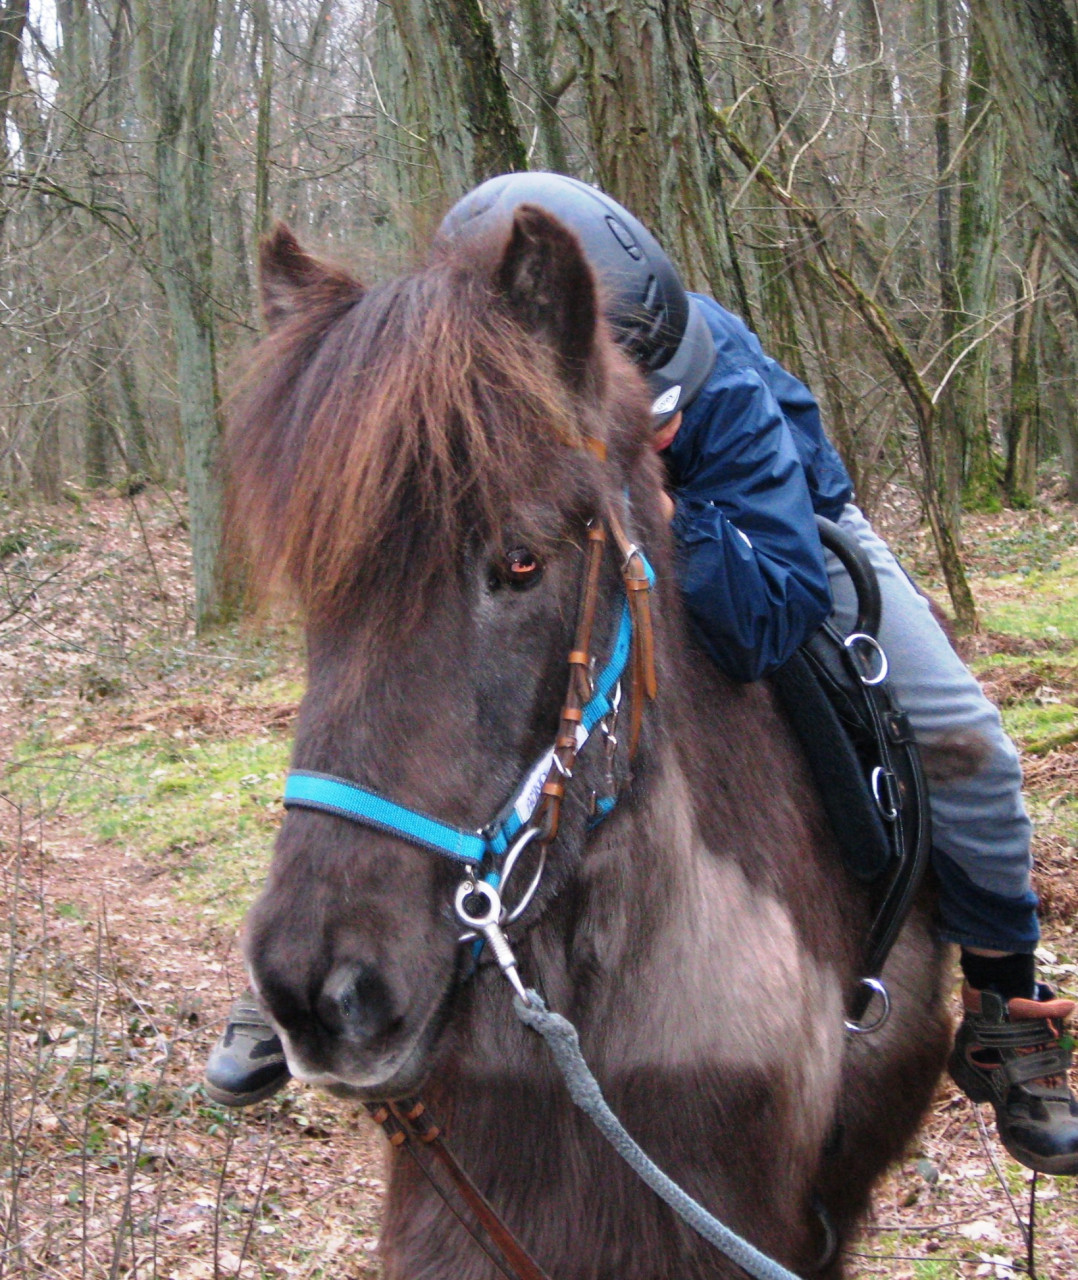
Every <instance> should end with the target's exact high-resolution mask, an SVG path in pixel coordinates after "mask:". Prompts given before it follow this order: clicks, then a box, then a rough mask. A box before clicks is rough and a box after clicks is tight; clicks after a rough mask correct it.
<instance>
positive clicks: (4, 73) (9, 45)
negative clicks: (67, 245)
mask: <svg viewBox="0 0 1078 1280" xmlns="http://www.w3.org/2000/svg"><path fill="white" fill-rule="evenodd" d="M29 11H30V0H8V3H7V4H5V5H4V7H3V8H2V9H0V173H4V174H6V173H7V163H8V150H7V122H8V115H9V104H10V102H11V90H12V84H13V82H14V79H15V67H16V65H17V64H18V61H19V51H20V49H21V48H22V33H23V29H24V28H25V26H26V17H27V14H28V13H29ZM7 212H8V202H7V201H6V200H4V201H3V202H2V203H0V240H2V238H3V233H4V222H5V220H6V218H7Z"/></svg>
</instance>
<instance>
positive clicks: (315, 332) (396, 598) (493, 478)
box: [228, 255, 639, 621]
mask: <svg viewBox="0 0 1078 1280" xmlns="http://www.w3.org/2000/svg"><path fill="white" fill-rule="evenodd" d="M594 359H595V361H596V371H595V377H594V378H592V379H590V380H589V389H590V394H589V396H588V397H583V398H582V397H580V396H579V395H574V394H573V393H572V392H571V391H570V390H569V389H568V387H567V386H566V384H565V381H564V380H563V379H562V378H561V377H560V376H559V374H558V368H557V363H556V361H555V360H554V359H553V358H552V357H551V355H550V353H549V352H547V351H546V350H545V349H544V347H543V345H542V344H541V343H539V342H537V341H536V340H535V338H534V337H532V336H530V335H529V334H528V333H526V332H525V330H524V329H523V328H522V327H521V326H520V324H519V323H517V322H516V321H515V320H514V318H513V316H512V315H511V313H510V312H509V311H508V310H507V308H506V307H504V306H503V305H502V304H501V300H500V299H499V297H498V294H497V292H496V290H495V288H494V287H493V285H492V282H491V278H490V275H489V273H484V272H483V271H480V270H477V269H475V266H474V255H472V258H470V259H469V261H468V262H461V261H455V260H454V259H453V258H451V257H449V258H443V259H441V260H439V261H437V262H435V263H434V264H433V265H432V266H430V267H428V268H427V269H426V270H424V271H421V272H418V273H416V274H415V275H412V276H408V277H405V278H403V279H401V280H397V281H394V282H391V283H389V284H386V285H382V286H380V287H378V288H376V289H373V290H372V291H370V292H369V293H368V294H366V295H365V296H364V297H362V299H358V298H355V297H353V298H352V299H351V300H349V301H348V303H347V305H344V304H343V303H342V302H341V300H340V299H337V300H336V301H332V300H329V299H326V298H322V299H321V300H320V301H318V302H312V303H311V305H310V306H308V307H307V308H306V309H304V308H302V307H300V308H299V309H298V310H297V312H296V313H295V314H294V315H293V318H292V319H291V320H290V322H289V323H288V324H287V325H285V326H284V327H283V328H282V329H280V330H278V331H277V332H275V333H274V334H272V335H271V336H270V337H269V338H267V339H266V340H265V342H264V343H263V344H261V347H260V348H259V350H258V352H257V353H256V355H255V357H254V360H253V364H252V367H251V369H250V371H249V373H248V376H247V378H246V379H245V382H244V385H243V387H242V389H241V391H240V393H239V394H238V395H237V397H236V399H235V401H234V403H233V406H232V412H231V414H230V418H231V425H230V435H229V451H228V452H229V462H230V479H231V484H230V489H231V495H232V496H231V504H230V506H231V516H230V523H231V525H232V527H233V528H234V529H236V530H238V532H239V536H240V538H241V539H242V541H243V543H244V545H245V548H246V554H247V558H248V578H249V580H250V581H251V583H252V586H253V587H254V588H255V589H256V590H262V591H264V590H265V589H267V588H273V587H275V586H279V585H283V584H284V583H285V582H287V583H290V584H291V585H292V587H293V588H294V589H295V591H296V592H297V594H298V596H299V599H300V602H301V603H302V605H303V606H304V608H305V610H306V612H307V613H308V616H309V617H311V618H312V619H315V620H318V619H322V620H327V621H329V620H333V619H335V618H340V617H342V616H344V615H345V614H347V613H348V612H350V611H351V610H353V609H357V608H360V607H362V608H363V609H364V612H366V613H368V614H369V613H370V612H371V606H372V605H373V606H375V608H376V611H377V612H378V613H380V614H390V613H392V614H394V615H396V616H397V617H398V618H403V617H405V616H407V615H413V616H414V614H415V613H416V612H417V611H419V610H421V609H422V606H423V601H424V599H425V598H426V597H427V595H428V592H429V590H430V589H431V588H432V587H433V586H434V585H435V584H437V585H438V586H439V589H443V588H444V587H446V586H449V585H450V580H451V579H452V578H454V577H455V575H456V572H457V565H458V564H459V563H460V549H461V548H462V547H463V546H465V545H469V544H473V545H474V543H475V540H476V539H490V538H492V537H495V536H496V535H497V533H498V531H499V529H500V527H501V525H502V523H503V521H504V520H505V519H506V517H507V515H508V514H509V513H510V511H515V509H516V508H517V506H518V505H519V501H520V499H521V498H522V497H523V498H526V499H534V502H533V504H532V505H533V506H540V505H543V503H544V502H546V503H547V504H550V503H552V504H553V505H554V506H556V507H562V508H563V509H565V508H572V507H573V506H575V505H576V504H577V503H578V502H579V494H578V493H577V494H574V493H573V492H572V490H573V488H574V486H573V485H571V484H569V485H567V484H566V470H567V463H570V459H571V458H576V457H579V459H580V462H579V464H572V463H570V465H578V466H579V467H580V468H582V470H583V471H584V472H585V473H589V472H590V468H589V463H588V462H587V460H586V455H585V454H584V453H583V452H582V451H581V449H580V446H581V445H582V444H583V436H584V434H602V433H606V432H607V431H608V430H609V422H608V421H607V417H608V415H609V413H610V408H609V406H608V404H607V403H606V398H605V397H606V386H607V383H608V380H609V379H608V375H609V373H610V371H611V370H612V369H613V370H614V371H615V372H617V371H618V370H617V364H616V362H617V357H616V356H613V355H612V354H611V347H610V343H609V339H607V340H606V342H605V343H604V342H602V341H601V342H600V343H599V345H598V347H597V349H596V353H595V355H594ZM636 399H639V397H637V398H636ZM625 400H626V396H625V395H624V394H622V395H615V396H614V397H613V401H615V402H616V406H617V407H616V410H615V412H616V413H618V414H621V413H626V412H632V410H631V409H629V408H627V407H626V404H625V403H623V401H625ZM628 403H630V404H632V405H634V406H635V404H636V400H635V399H634V396H633V393H629V394H628ZM540 532H541V531H538V530H537V531H536V536H539V535H540Z"/></svg>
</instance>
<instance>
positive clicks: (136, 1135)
mask: <svg viewBox="0 0 1078 1280" xmlns="http://www.w3.org/2000/svg"><path fill="white" fill-rule="evenodd" d="M877 519H878V522H879V524H880V525H881V526H882V527H883V528H884V529H885V530H886V531H887V532H888V533H889V534H890V536H891V537H892V539H893V540H894V541H895V542H896V543H897V545H898V546H899V547H900V549H901V551H902V554H903V555H904V557H905V558H906V560H907V562H908V563H909V564H910V565H911V567H912V568H914V569H915V570H916V571H917V572H918V574H919V575H920V576H921V578H922V579H923V580H925V581H926V582H927V583H928V585H929V586H934V585H935V584H934V583H933V566H932V558H931V555H930V553H929V550H928V547H927V544H926V541H925V538H924V535H923V533H922V532H921V531H920V530H919V529H918V527H917V525H916V521H915V514H914V513H913V512H912V511H911V510H910V509H909V507H908V504H907V503H905V501H904V500H903V497H902V495H901V494H893V495H890V496H889V501H888V503H887V505H886V506H885V507H884V508H883V509H882V510H881V511H880V512H879V513H877ZM965 538H966V546H967V557H968V558H967V563H968V565H969V568H970V571H971V573H972V575H973V585H974V590H975V594H976V597H977V600H978V604H979V607H980V609H981V611H982V614H983V618H984V622H985V629H984V632H983V634H981V635H980V636H978V637H976V639H975V640H974V641H973V642H970V643H967V644H966V645H965V650H966V656H967V658H968V659H969V660H970V661H971V662H973V664H974V665H975V667H976V669H977V671H978V673H979V674H980V675H981V677H982V679H983V680H984V681H985V683H986V685H987V687H988V689H989V691H990V693H991V694H992V696H993V697H994V698H995V699H996V700H997V702H998V703H999V704H1000V706H1001V707H1002V709H1003V713H1004V716H1005V718H1006V720H1007V724H1008V726H1009V728H1010V729H1011V731H1012V732H1013V733H1014V734H1015V736H1016V737H1017V739H1018V741H1019V742H1020V744H1021V746H1022V750H1023V756H1024V766H1025V770H1026V780H1027V785H1028V794H1029V801H1030V805H1031V808H1032V811H1033V813H1034V816H1035V818H1036V820H1037V823H1038V834H1037V846H1036V852H1037V859H1038V869H1037V876H1038V889H1039V891H1040V893H1041V896H1042V901H1043V905H1044V915H1045V937H1044V941H1043V945H1042V949H1041V953H1040V959H1041V968H1042V970H1043V972H1044V974H1045V975H1046V976H1047V977H1048V979H1049V980H1050V981H1052V982H1053V983H1054V984H1055V985H1056V986H1057V987H1058V988H1059V989H1060V990H1061V991H1063V992H1064V993H1067V994H1070V995H1072V996H1074V995H1078V935H1076V933H1075V925H1076V923H1078V854H1076V845H1078V795H1076V786H1075V782H1076V779H1078V509H1076V508H1074V507H1073V506H1070V505H1068V504H1067V503H1066V502H1064V501H1063V500H1062V498H1061V497H1060V495H1059V494H1058V492H1056V491H1054V490H1052V489H1051V488H1049V489H1047V490H1046V492H1045V494H1044V496H1043V498H1042V501H1041V502H1040V504H1039V505H1038V506H1037V508H1036V509H1034V510H1032V511H1028V512H1021V513H1017V512H1003V513H1000V514H998V515H991V516H976V517H968V518H967V521H966V524H965ZM936 590H937V593H938V587H936ZM189 611H190V581H189V568H188V562H187V550H186V534H185V529H184V526H183V521H182V518H181V514H180V512H179V510H178V509H177V508H176V506H175V505H174V503H173V502H172V500H171V499H170V498H169V496H168V495H165V494H161V493H160V492H155V493H149V492H147V493H144V494H142V495H140V496H138V497H135V498H120V497H115V496H94V497H88V496H87V495H85V494H83V495H78V494H73V495H72V501H71V502H70V503H67V504H65V505H64V506H62V507H49V508H44V507H27V506H20V507H11V506H5V505H3V504H2V503H0V770H2V772H0V876H2V884H3V893H4V897H3V902H4V913H5V921H4V934H5V943H6V949H5V957H4V980H3V987H2V989H3V990H5V991H6V995H5V997H4V998H3V1017H4V1044H3V1048H2V1050H0V1052H2V1053H3V1063H2V1081H0V1090H2V1096H0V1151H2V1156H0V1177H2V1182H0V1233H2V1252H0V1278H4V1277H11V1280H29V1277H31V1276H33V1277H37V1276H43V1277H58V1278H60V1280H71V1278H73V1277H80V1278H82V1280H86V1278H88V1277H93V1278H95V1280H96V1278H97V1277H110V1280H115V1277H119V1276H125V1277H127V1276H130V1277H134V1278H136V1280H137V1278H138V1277H142V1278H144V1280H158V1278H160V1280H210V1278H211V1277H212V1278H213V1280H216V1278H217V1277H240V1278H241V1280H256V1278H260V1277H266V1278H268V1277H296V1278H299V1277H304V1278H310V1280H314V1278H316V1277H323V1278H325V1280H358V1278H359V1277H368V1276H370V1277H373V1276H377V1275H378V1273H379V1272H378V1261H377V1254H376V1238H377V1230H378V1217H379V1209H380V1202H381V1194H382V1154H381V1150H380V1147H379V1144H378V1142H377V1141H376V1138H375V1135H374V1132H373V1127H372V1126H371V1125H370V1123H369V1122H368V1121H367V1119H366V1117H365V1116H364V1115H363V1114H362V1113H360V1112H358V1111H357V1109H356V1108H355V1107H353V1106H349V1105H347V1104H344V1103H342V1102H338V1101H335V1100H333V1099H331V1098H328V1097H326V1096H324V1095H322V1094H320V1093H316V1092H314V1091H313V1090H310V1089H307V1088H303V1087H300V1086H297V1085H295V1084H293V1085H291V1086H290V1087H289V1088H288V1089H287V1090H286V1091H285V1092H284V1093H283V1094H281V1095H279V1096H278V1097H277V1098H276V1099H274V1100H272V1101H271V1102H268V1103H265V1104H262V1105H260V1106H258V1107H254V1108H251V1109H249V1110H246V1111H243V1112H240V1113H230V1112H228V1111H227V1110H224V1109H222V1108H219V1107H215V1106H213V1105H211V1104H210V1103H209V1102H208V1101H207V1100H206V1098H205V1097H204V1096H203V1095H202V1094H201V1091H200V1087H199V1078H200V1072H201V1067H202V1064H203V1062H204V1059H205V1056H206V1053H207V1051H208V1049H209V1047H210V1045H211V1043H212V1042H213V1040H214V1038H215V1037H216V1035H217V1034H218V1032H219V1030H220V1028H221V1025H222V1019H223V1017H224V1014H225V1012H226V1009H227V1007H228V1004H229V1001H230V998H231V996H232V994H233V993H234V992H235V991H236V990H237V989H238V988H239V987H240V985H241V983H242V977H241V965H240V961H239V956H238V952H237V945H236V940H237V930H238V925H239V922H240V920H241V918H242V915H243V911H244V909H245V906H246V904H247V903H248V902H249V901H250V899H251V897H252V896H253V894H254V893H255V892H256V890H257V886H258V884H259V882H260V880H261V878H262V875H263V874H264V871H265V867H266V863H267V860H268V856H269V851H270V847H271V844H272V839H273V833H274V829H275V826H276V824H277V822H278V820H279V818H280V814H281V809H280V803H279V794H280V789H281V784H282V778H283V774H284V770H285V768H286V764H287V756H288V742H289V732H290V726H291V723H292V719H293V716H294V712H295V708H296V704H297V702H298V699H299V697H300V693H301V678H302V675H301V665H300V661H299V646H298V639H297V635H296V633H295V631H294V630H292V629H290V628H289V627H287V626H285V625H283V624H279V623H278V624H271V625H268V626H265V627H262V628H261V629H254V628H248V627H244V628H233V629H231V630H227V631H223V632H221V633H219V634H217V635H215V636H213V637H210V638H207V639H205V640H196V639H195V638H194V637H193V634H192V630H191V626H190V621H189ZM1076 1083H1078V1082H1076ZM1030 1191H1031V1178H1030V1175H1029V1174H1028V1173H1027V1171H1025V1170H1023V1169H1021V1168H1020V1167H1019V1166H1018V1165H1016V1164H1015V1163H1014V1162H1013V1161H1011V1160H1010V1159H1009V1157H1007V1156H1006V1155H1005V1154H1004V1153H1003V1151H1002V1149H1001V1148H1000V1147H999V1146H998V1143H997V1142H996V1141H995V1138H994V1133H993V1126H992V1123H991V1115H990V1112H988V1111H985V1112H984V1114H983V1115H980V1116H979V1115H978V1113H977V1112H976V1110H975V1109H974V1108H973V1107H972V1106H971V1105H970V1104H969V1103H968V1102H967V1101H966V1100H965V1099H964V1098H963V1097H962V1096H961V1095H960V1094H958V1093H957V1091H956V1090H955V1089H954V1088H953V1087H952V1086H950V1084H949V1083H947V1082H944V1083H943V1084H941V1086H940V1090H939V1093H938V1095H937V1098H936V1100H935V1103H934V1106H933V1108H932V1111H931V1114H930V1116H929V1117H928V1120H927V1122H926V1124H925V1126H924V1128H923V1130H922V1132H921V1134H920V1135H919V1137H918V1139H917V1140H916V1142H915V1143H914V1144H913V1145H912V1146H911V1148H910V1150H909V1151H908V1153H907V1154H906V1157H905V1159H904V1160H903V1161H902V1163H901V1164H900V1166H899V1167H897V1168H896V1169H895V1171H894V1172H893V1173H892V1174H891V1175H890V1176H889V1177H888V1178H887V1179H886V1181H885V1182H884V1183H883V1184H882V1186H881V1187H880V1188H879V1190H878V1192H877V1195H876V1198H875V1207H874V1211H873V1215H872V1218H871V1220H870V1221H869V1223H868V1224H867V1226H866V1228H865V1231H864V1233H863V1236H862V1238H861V1240H860V1241H859V1243H858V1244H857V1245H856V1246H855V1252H854V1255H853V1258H852V1259H851V1266H850V1271H851V1274H853V1275H857V1276H866V1277H867V1276H873V1277H877V1276H879V1277H890V1278H892V1280H899V1278H908V1277H915V1278H917V1280H928V1278H934V1280H935V1278H938V1280H948V1278H950V1277H969V1276H987V1277H995V1278H999V1280H1002V1278H1004V1277H1012V1276H1017V1275H1021V1274H1026V1271H1025V1259H1026V1257H1027V1247H1026V1243H1025V1230H1024V1226H1023V1223H1024V1221H1025V1220H1026V1219H1027V1218H1028V1211H1029V1201H1030ZM1036 1217H1037V1226H1036V1274H1037V1275H1038V1276H1040V1277H1041V1278H1042V1280H1075V1278H1076V1277H1078V1187H1076V1185H1075V1180H1072V1179H1065V1178H1059V1179H1053V1178H1048V1177H1041V1178H1039V1179H1038V1180H1037V1185H1036Z"/></svg>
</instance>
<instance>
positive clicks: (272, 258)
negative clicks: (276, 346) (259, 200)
mask: <svg viewBox="0 0 1078 1280" xmlns="http://www.w3.org/2000/svg"><path fill="white" fill-rule="evenodd" d="M258 280H259V289H260V293H261V300H262V315H263V317H264V318H265V321H266V327H267V328H268V329H269V330H270V331H271V332H272V331H273V330H274V329H276V328H278V327H279V326H280V325H282V324H284V322H285V321H286V320H290V319H291V318H292V317H293V316H295V315H297V314H298V313H299V312H300V311H301V310H303V309H304V304H309V303H310V302H311V301H312V300H313V299H314V298H315V296H316V295H317V296H318V297H319V298H321V299H326V300H328V299H329V298H332V297H337V296H339V295H348V296H349V297H351V298H353V299H357V298H358V297H359V296H360V295H361V294H362V292H363V288H362V286H361V285H360V283H359V281H358V280H356V279H355V278H354V277H353V276H351V275H349V273H348V272H347V271H344V270H342V269H341V268H339V267H334V266H331V265H330V264H329V263H326V262H322V261H320V260H319V259H318V258H315V257H313V256H312V255H311V254H309V253H308V252H307V251H306V249H304V248H302V247H301V246H300V243H299V241H298V240H297V239H296V237H295V236H294V235H293V234H292V231H291V229H290V228H289V227H287V226H286V225H285V224H284V223H283V222H278V223H276V224H275V225H274V227H273V230H272V231H271V232H270V233H269V234H268V235H266V236H263V238H262V242H261V244H260V245H259V246H258Z"/></svg>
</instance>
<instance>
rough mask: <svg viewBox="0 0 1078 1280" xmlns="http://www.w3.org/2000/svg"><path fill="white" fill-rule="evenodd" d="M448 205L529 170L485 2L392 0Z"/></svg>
mask: <svg viewBox="0 0 1078 1280" xmlns="http://www.w3.org/2000/svg"><path fill="white" fill-rule="evenodd" d="M389 7H390V9H391V10H392V11H393V17H394V19H395V21H396V24H397V30H398V32H399V33H400V38H401V43H402V45H403V48H404V53H405V58H406V59H407V63H408V68H409V72H410V75H411V81H412V84H411V87H412V89H413V91H414V92H415V94H416V100H417V104H418V107H419V115H420V121H421V123H422V130H423V132H424V133H425V135H426V138H427V143H428V146H429V148H430V154H431V157H432V158H433V160H434V163H435V165H436V166H437V171H438V178H439V186H440V189H441V193H442V196H443V202H444V203H451V202H452V201H454V200H457V199H458V198H459V197H460V196H462V195H464V193H465V192H466V191H470V190H471V188H472V187H474V186H475V185H476V184H477V183H479V182H482V181H483V180H484V179H485V178H490V177H493V176H494V175H495V174H497V173H508V172H510V171H512V170H518V169H526V168H527V167H528V159H527V152H526V151H525V148H524V143H523V142H522V141H521V137H520V132H519V130H518V128H517V124H516V120H515V119H514V118H513V112H512V105H511V103H510V100H509V93H508V91H507V89H506V87H505V81H504V79H503V78H502V71H501V65H500V64H499V61H498V50H497V47H496V45H495V41H494V33H493V31H492V30H491V26H490V23H489V21H488V20H487V17H486V15H485V14H484V13H483V10H482V8H481V7H480V3H479V0H389Z"/></svg>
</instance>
